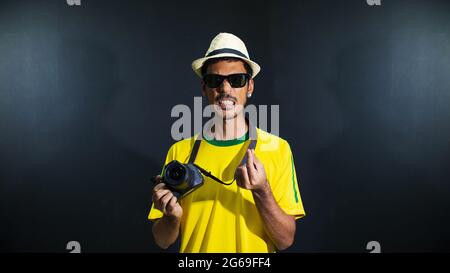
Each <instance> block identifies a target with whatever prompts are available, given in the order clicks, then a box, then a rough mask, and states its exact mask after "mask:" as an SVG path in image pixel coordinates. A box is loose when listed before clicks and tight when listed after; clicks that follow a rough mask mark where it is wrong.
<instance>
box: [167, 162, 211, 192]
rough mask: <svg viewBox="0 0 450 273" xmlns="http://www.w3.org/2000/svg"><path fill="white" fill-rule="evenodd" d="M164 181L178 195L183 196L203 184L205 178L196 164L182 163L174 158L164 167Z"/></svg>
mask: <svg viewBox="0 0 450 273" xmlns="http://www.w3.org/2000/svg"><path fill="white" fill-rule="evenodd" d="M162 182H163V183H164V184H166V186H167V187H168V188H169V190H171V191H173V192H174V193H177V194H178V197H182V196H184V195H186V194H188V193H190V192H192V191H193V190H195V189H196V188H197V187H199V186H201V185H203V183H204V179H203V176H202V174H201V170H200V169H199V168H198V166H196V165H195V164H192V163H188V164H182V163H180V162H178V161H176V160H173V161H171V162H169V163H168V164H167V165H166V166H165V167H164V171H163V175H162Z"/></svg>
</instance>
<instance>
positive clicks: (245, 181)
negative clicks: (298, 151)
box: [235, 149, 270, 191]
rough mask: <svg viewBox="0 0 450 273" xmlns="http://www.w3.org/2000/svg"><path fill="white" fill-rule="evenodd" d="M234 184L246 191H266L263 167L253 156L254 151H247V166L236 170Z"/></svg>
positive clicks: (266, 184) (266, 183) (266, 182)
mask: <svg viewBox="0 0 450 273" xmlns="http://www.w3.org/2000/svg"><path fill="white" fill-rule="evenodd" d="M235 177H236V183H237V185H238V186H239V187H241V188H244V189H247V190H255V191H259V190H267V189H269V188H270V187H269V183H268V181H267V177H266V171H265V170H264V165H263V164H262V163H261V162H260V161H259V160H258V158H257V157H256V156H255V150H253V149H248V150H247V164H245V165H243V166H239V167H238V168H237V169H236V174H235Z"/></svg>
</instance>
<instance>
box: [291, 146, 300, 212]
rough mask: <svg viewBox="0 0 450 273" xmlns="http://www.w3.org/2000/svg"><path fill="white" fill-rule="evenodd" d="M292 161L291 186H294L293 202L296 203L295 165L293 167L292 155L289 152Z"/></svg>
mask: <svg viewBox="0 0 450 273" xmlns="http://www.w3.org/2000/svg"><path fill="white" fill-rule="evenodd" d="M291 162H292V187H293V188H294V195H295V203H298V194H297V187H296V186H295V175H294V174H295V167H294V156H293V155H292V154H291Z"/></svg>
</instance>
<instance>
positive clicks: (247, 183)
mask: <svg viewBox="0 0 450 273" xmlns="http://www.w3.org/2000/svg"><path fill="white" fill-rule="evenodd" d="M241 181H242V182H241V188H244V189H250V185H251V184H250V179H249V177H248V171H247V168H245V167H244V168H242V179H241Z"/></svg>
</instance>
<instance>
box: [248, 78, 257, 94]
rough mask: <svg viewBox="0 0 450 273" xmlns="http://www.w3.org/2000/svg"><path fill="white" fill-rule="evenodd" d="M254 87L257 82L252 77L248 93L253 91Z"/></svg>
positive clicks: (249, 81)
mask: <svg viewBox="0 0 450 273" xmlns="http://www.w3.org/2000/svg"><path fill="white" fill-rule="evenodd" d="M253 88H255V82H254V81H253V79H250V80H248V88H247V91H248V93H253Z"/></svg>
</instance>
